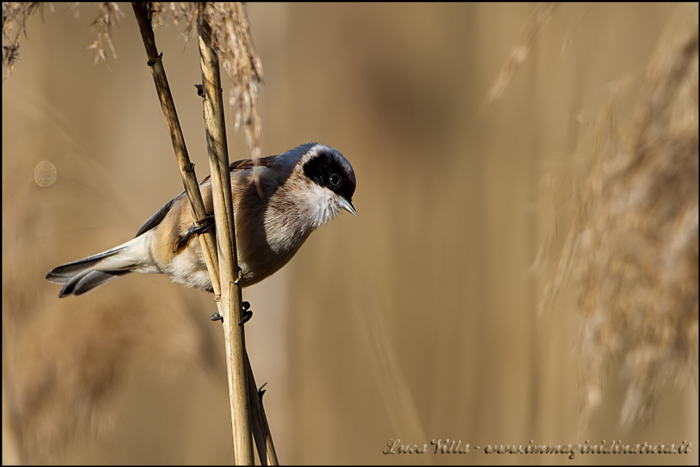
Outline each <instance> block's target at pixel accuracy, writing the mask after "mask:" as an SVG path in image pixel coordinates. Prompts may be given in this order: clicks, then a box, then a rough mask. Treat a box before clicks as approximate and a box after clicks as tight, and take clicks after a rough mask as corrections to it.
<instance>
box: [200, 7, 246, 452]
mask: <svg viewBox="0 0 700 467" xmlns="http://www.w3.org/2000/svg"><path fill="white" fill-rule="evenodd" d="M206 8H207V6H206V4H200V5H199V15H198V24H197V32H198V35H199V53H200V64H201V68H202V89H203V96H202V97H203V98H204V101H203V102H204V122H205V125H206V131H207V148H208V152H209V168H210V171H211V183H212V198H213V204H214V218H215V222H216V239H217V242H218V249H219V274H220V281H221V285H222V290H221V304H222V305H223V306H222V308H223V313H222V314H221V315H222V316H223V318H224V319H223V326H224V342H225V344H226V362H227V373H228V384H229V400H230V404H231V417H232V422H233V444H234V451H235V460H236V464H237V465H252V464H253V462H254V457H253V440H252V437H251V427H250V411H249V404H248V401H249V397H248V383H247V373H246V369H245V336H244V333H243V325H242V324H239V323H240V321H241V319H242V296H241V287H240V286H239V278H238V274H239V273H240V269H239V267H238V257H237V252H236V242H235V224H234V220H233V201H232V196H231V174H230V171H229V160H228V148H227V143H226V127H225V123H224V110H223V99H222V96H221V79H220V76H219V58H218V56H217V53H216V50H215V49H214V46H213V43H212V37H211V28H210V27H209V24H208V23H207V20H206V19H205V16H204V10H205V9H206Z"/></svg>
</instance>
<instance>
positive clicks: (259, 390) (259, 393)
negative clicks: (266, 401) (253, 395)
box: [258, 381, 267, 402]
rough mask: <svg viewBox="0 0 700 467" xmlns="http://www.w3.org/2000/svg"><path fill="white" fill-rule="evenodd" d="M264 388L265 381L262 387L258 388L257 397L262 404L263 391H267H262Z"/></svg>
mask: <svg viewBox="0 0 700 467" xmlns="http://www.w3.org/2000/svg"><path fill="white" fill-rule="evenodd" d="M265 386H267V381H265V382H264V383H263V385H262V386H260V387H259V388H258V397H259V398H260V402H262V396H263V394H265V391H267V389H263V388H264V387H265Z"/></svg>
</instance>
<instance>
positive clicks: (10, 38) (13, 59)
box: [2, 2, 41, 79]
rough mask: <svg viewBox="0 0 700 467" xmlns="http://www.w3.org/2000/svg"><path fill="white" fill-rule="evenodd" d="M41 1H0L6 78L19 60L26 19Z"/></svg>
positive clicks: (25, 29) (25, 32) (37, 8)
mask: <svg viewBox="0 0 700 467" xmlns="http://www.w3.org/2000/svg"><path fill="white" fill-rule="evenodd" d="M40 6H41V3H36V2H3V3H2V41H3V45H2V66H3V68H4V69H5V73H4V74H3V76H4V78H3V79H6V78H7V77H8V76H10V74H11V73H12V70H14V68H15V64H16V63H17V60H19V39H20V35H21V34H24V35H25V36H26V35H27V19H28V18H29V17H30V16H31V15H32V13H34V12H35V11H38V10H39V9H40V8H39V7H40Z"/></svg>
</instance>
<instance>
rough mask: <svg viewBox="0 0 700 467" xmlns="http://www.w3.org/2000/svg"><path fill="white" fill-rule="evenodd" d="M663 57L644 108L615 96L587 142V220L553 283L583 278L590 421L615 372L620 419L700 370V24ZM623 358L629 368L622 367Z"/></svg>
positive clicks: (665, 46)
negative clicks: (627, 108)
mask: <svg viewBox="0 0 700 467" xmlns="http://www.w3.org/2000/svg"><path fill="white" fill-rule="evenodd" d="M694 16H695V18H696V20H695V22H694V24H691V25H689V26H688V25H687V27H685V28H677V29H675V30H674V31H673V32H672V34H670V35H671V36H672V37H671V39H668V40H666V41H662V43H661V45H660V47H659V48H658V50H657V54H656V56H655V57H654V58H653V59H652V61H651V63H650V65H649V67H648V70H647V73H646V76H645V79H644V83H643V85H642V88H641V91H640V94H639V97H638V99H637V103H636V108H635V111H634V113H633V115H632V116H631V117H628V118H627V120H626V122H624V123H623V124H618V123H617V121H616V120H617V118H618V117H617V115H616V113H617V112H616V110H617V106H616V98H617V96H614V97H613V98H612V99H611V101H610V102H609V104H608V106H607V108H606V109H605V111H604V112H603V114H602V115H601V117H600V118H599V120H598V125H597V128H596V129H595V130H594V136H593V138H592V140H591V143H590V147H588V148H585V149H584V150H583V152H582V153H583V157H582V159H583V160H582V162H583V164H582V166H583V167H582V169H583V170H582V171H581V182H580V184H579V186H578V187H577V193H576V195H577V198H576V201H575V204H576V212H577V214H576V219H575V224H574V228H573V231H572V233H571V236H570V237H569V240H568V242H567V244H566V246H565V248H564V252H563V254H562V259H561V262H560V267H559V271H558V273H557V275H556V277H555V278H554V281H553V283H552V286H551V288H550V289H549V291H548V294H549V296H548V297H547V298H548V299H551V298H552V297H553V296H555V295H556V294H557V293H558V292H559V290H560V289H561V288H562V286H563V285H564V284H565V283H567V281H568V278H570V277H573V278H575V279H576V280H577V281H578V283H579V284H580V286H581V289H580V294H579V300H578V309H579V313H580V316H581V319H582V325H581V334H580V347H579V349H580V356H581V359H582V367H581V371H582V380H583V387H584V390H583V393H584V400H583V414H584V420H585V419H586V418H587V417H588V415H590V411H591V409H592V408H594V407H595V406H596V405H597V404H598V403H599V402H600V399H601V390H602V386H603V382H604V379H605V374H606V370H609V369H612V368H613V367H615V368H616V370H617V371H619V373H620V374H621V376H622V377H623V378H624V379H625V380H626V381H627V394H626V397H625V401H624V405H623V407H622V411H621V422H622V423H623V424H624V425H626V426H630V425H632V424H635V423H640V422H645V421H647V420H648V419H649V418H650V417H651V416H652V414H653V409H654V405H655V404H654V403H655V401H656V400H657V399H658V397H659V396H660V394H661V393H662V392H663V390H664V389H665V388H666V387H667V386H668V385H669V384H671V383H674V382H687V381H688V380H689V379H693V378H694V379H695V381H697V371H698V30H697V10H695V15H694ZM613 362H619V367H617V366H615V365H613Z"/></svg>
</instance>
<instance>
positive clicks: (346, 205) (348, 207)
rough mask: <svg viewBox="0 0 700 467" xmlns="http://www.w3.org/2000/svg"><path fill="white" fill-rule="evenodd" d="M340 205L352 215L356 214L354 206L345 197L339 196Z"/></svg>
mask: <svg viewBox="0 0 700 467" xmlns="http://www.w3.org/2000/svg"><path fill="white" fill-rule="evenodd" d="M339 204H340V207H341V208H343V209H345V210H346V211H347V212H349V213H350V214H352V215H353V216H357V211H355V206H353V205H352V203H351V202H350V201H348V200H347V199H345V198H343V197H340V202H339Z"/></svg>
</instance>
